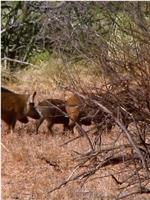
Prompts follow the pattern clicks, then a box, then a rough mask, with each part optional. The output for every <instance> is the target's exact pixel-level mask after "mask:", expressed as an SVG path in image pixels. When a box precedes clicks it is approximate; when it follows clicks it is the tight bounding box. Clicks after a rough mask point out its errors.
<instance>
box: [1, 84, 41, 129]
mask: <svg viewBox="0 0 150 200" xmlns="http://www.w3.org/2000/svg"><path fill="white" fill-rule="evenodd" d="M35 95H36V92H34V93H33V95H26V94H17V93H15V92H13V91H10V90H8V89H6V88H4V87H1V118H2V120H3V121H4V122H6V124H7V125H8V130H11V132H13V130H14V128H15V124H16V122H17V120H18V121H20V122H22V123H28V121H29V120H28V117H31V118H33V119H39V118H40V113H39V112H38V110H37V109H36V107H35V105H34V98H35Z"/></svg>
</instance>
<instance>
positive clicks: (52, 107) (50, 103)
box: [36, 99, 69, 134]
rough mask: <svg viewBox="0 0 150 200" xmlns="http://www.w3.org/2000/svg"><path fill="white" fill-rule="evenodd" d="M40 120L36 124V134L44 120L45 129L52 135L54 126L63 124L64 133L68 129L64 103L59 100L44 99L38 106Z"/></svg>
mask: <svg viewBox="0 0 150 200" xmlns="http://www.w3.org/2000/svg"><path fill="white" fill-rule="evenodd" d="M38 110H39V111H40V113H41V118H40V119H39V120H37V123H36V134H38V129H39V127H40V126H41V124H42V123H43V121H44V120H46V121H47V128H48V130H49V131H50V132H51V133H52V134H53V130H52V127H53V125H54V124H63V125H64V131H65V130H68V129H69V117H68V116H67V114H66V109H65V102H64V101H63V100H60V99H45V100H43V101H41V102H39V104H38Z"/></svg>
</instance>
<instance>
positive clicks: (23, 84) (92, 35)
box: [1, 1, 150, 200]
mask: <svg viewBox="0 0 150 200" xmlns="http://www.w3.org/2000/svg"><path fill="white" fill-rule="evenodd" d="M1 28H2V31H1V46H2V47H1V56H2V68H1V69H2V77H1V78H2V85H3V86H6V87H7V88H9V89H11V90H14V91H16V92H18V93H19V92H20V93H33V91H37V96H36V103H38V102H39V101H41V100H43V99H45V98H60V99H63V100H65V99H67V98H68V97H69V96H70V94H71V93H72V92H73V93H78V94H80V95H82V96H84V97H85V98H86V99H87V100H88V103H89V105H91V106H92V107H93V105H95V104H93V99H91V96H90V95H89V94H91V93H92V94H94V95H95V98H96V100H97V103H101V104H103V106H105V107H106V108H108V109H109V110H110V111H111V113H112V114H113V117H115V119H116V118H117V119H118V120H120V118H119V115H116V113H118V110H117V109H118V108H119V106H120V107H121V106H126V105H127V104H128V105H130V107H132V109H133V110H134V111H135V112H134V113H133V118H134V120H133V123H131V124H130V126H129V127H128V128H127V129H125V131H123V129H122V126H123V124H122V123H121V126H117V125H116V126H114V127H113V129H112V130H111V132H108V130H107V128H106V127H105V128H103V129H99V127H95V126H94V125H91V126H90V127H86V126H83V129H84V130H85V131H86V133H88V135H87V134H85V135H84V136H80V131H79V129H77V128H75V130H74V134H72V133H70V132H69V131H68V132H66V133H64V134H62V126H61V125H55V126H54V130H55V133H56V134H55V136H53V137H52V136H51V135H48V134H46V133H47V129H46V123H44V124H43V125H42V126H41V127H40V130H39V134H38V135H35V121H34V120H32V119H31V120H30V122H29V123H28V124H26V125H24V124H21V123H19V122H17V125H16V128H15V132H14V134H12V135H11V134H6V125H5V124H4V123H3V122H2V139H1V145H2V146H1V149H2V160H1V166H2V199H5V200H12V199H20V200H27V199H35V200H37V199H38V200H40V199H41V200H46V199H52V200H59V199H64V200H68V199H69V200H70V199H71V200H76V199H81V200H83V199H89V200H92V199H93V200H96V199H104V200H105V199H123V198H124V199H129V200H130V199H136V200H137V199H139V200H141V199H143V200H148V199H149V198H150V195H149V193H150V184H149V177H150V174H149V168H150V3H149V2H80V1H79V2H49V1H47V2H46V1H45V2H44V1H41V2H39V1H38V2H31V1H26V2H25V1H2V2H1ZM120 91H127V93H126V94H128V96H119V95H118V92H120ZM105 93H106V94H108V95H109V96H110V97H111V99H110V102H109V103H111V105H112V106H110V107H107V105H108V104H107V103H108V102H107V101H109V100H108V99H107V98H106V97H105V98H106V99H105V101H104V99H103V96H101V95H102V94H105ZM117 95H118V96H117ZM104 96H105V95H104ZM98 97H101V98H102V100H101V101H98V100H99V98H98ZM129 97H130V98H129ZM116 98H117V101H115V100H114V99H116ZM94 100H95V99H94ZM113 100H114V101H113ZM105 102H106V103H105ZM100 108H101V107H100ZM125 108H126V107H125ZM96 110H97V107H96V105H95V106H94V108H93V111H95V112H96ZM128 114H129V113H128ZM136 116H142V117H143V119H144V120H143V119H142V122H141V121H140V120H139V121H138V120H136ZM116 124H117V123H116ZM123 128H124V126H123ZM94 132H96V134H95V133H94ZM126 133H129V135H130V136H131V137H132V138H133V139H134V141H135V142H136V147H137V149H138V150H139V151H140V153H141V154H142V158H143V160H142V161H144V163H145V164H146V167H144V166H143V165H142V164H143V163H142V162H141V157H140V158H139V155H140V154H139V153H138V152H137V151H136V149H135V148H134V146H132V144H131V143H130V141H129V140H128V139H127V137H126ZM76 137H78V138H77V139H75V140H72V141H71V139H73V138H76ZM67 141H70V142H69V143H67V144H65V143H66V142H67ZM89 141H91V144H92V145H91V144H90V142H89ZM91 146H92V147H93V148H92V149H91ZM143 149H144V150H143ZM65 181H66V182H65ZM61 184H62V185H61ZM53 189H56V190H54V191H53V192H52V190H53Z"/></svg>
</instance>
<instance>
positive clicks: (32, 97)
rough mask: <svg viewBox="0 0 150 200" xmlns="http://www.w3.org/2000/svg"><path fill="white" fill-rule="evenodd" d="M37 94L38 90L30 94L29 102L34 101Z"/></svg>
mask: <svg viewBox="0 0 150 200" xmlns="http://www.w3.org/2000/svg"><path fill="white" fill-rule="evenodd" d="M35 95H36V91H35V92H34V93H33V94H32V95H29V97H28V104H29V103H34V98H35Z"/></svg>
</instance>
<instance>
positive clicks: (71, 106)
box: [66, 95, 92, 129]
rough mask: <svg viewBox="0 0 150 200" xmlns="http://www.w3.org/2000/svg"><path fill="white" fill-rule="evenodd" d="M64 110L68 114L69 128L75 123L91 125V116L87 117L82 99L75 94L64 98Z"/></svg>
mask: <svg viewBox="0 0 150 200" xmlns="http://www.w3.org/2000/svg"><path fill="white" fill-rule="evenodd" d="M66 111H67V114H68V116H69V126H70V128H71V129H73V127H74V126H75V123H76V122H77V123H79V124H80V125H82V124H83V125H91V123H92V120H91V118H89V117H87V114H88V113H87V112H86V107H85V102H84V100H83V99H82V98H81V97H79V96H77V95H72V96H71V97H70V98H68V99H67V100H66Z"/></svg>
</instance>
